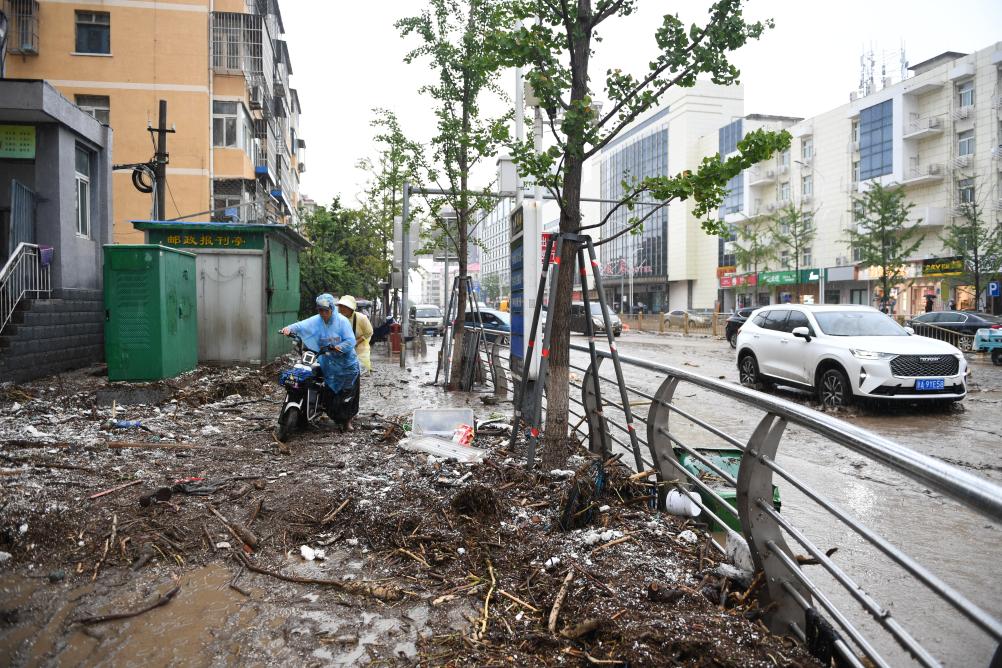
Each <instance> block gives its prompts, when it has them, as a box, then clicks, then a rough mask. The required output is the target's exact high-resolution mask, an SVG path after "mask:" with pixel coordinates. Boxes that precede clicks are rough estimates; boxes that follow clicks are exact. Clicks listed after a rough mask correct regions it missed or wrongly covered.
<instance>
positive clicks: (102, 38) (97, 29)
mask: <svg viewBox="0 0 1002 668" xmlns="http://www.w3.org/2000/svg"><path fill="white" fill-rule="evenodd" d="M76 14H77V44H76V52H77V53H111V14H109V13H108V12H77V13H76Z"/></svg>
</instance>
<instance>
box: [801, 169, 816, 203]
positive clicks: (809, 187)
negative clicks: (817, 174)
mask: <svg viewBox="0 0 1002 668" xmlns="http://www.w3.org/2000/svg"><path fill="white" fill-rule="evenodd" d="M800 194H801V195H803V196H804V197H810V196H811V195H813V194H814V177H813V176H811V175H810V174H806V175H804V176H802V177H800Z"/></svg>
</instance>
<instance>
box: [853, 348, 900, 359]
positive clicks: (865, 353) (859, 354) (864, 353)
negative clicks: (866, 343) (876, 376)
mask: <svg viewBox="0 0 1002 668" xmlns="http://www.w3.org/2000/svg"><path fill="white" fill-rule="evenodd" d="M849 352H851V353H852V356H853V357H855V358H857V359H861V360H889V359H891V358H892V357H897V355H896V354H895V353H876V352H873V351H872V350H858V349H854V350H850V351H849Z"/></svg>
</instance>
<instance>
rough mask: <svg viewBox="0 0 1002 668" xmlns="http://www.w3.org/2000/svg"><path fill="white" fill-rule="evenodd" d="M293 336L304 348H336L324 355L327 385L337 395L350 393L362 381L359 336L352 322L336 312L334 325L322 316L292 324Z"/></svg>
mask: <svg viewBox="0 0 1002 668" xmlns="http://www.w3.org/2000/svg"><path fill="white" fill-rule="evenodd" d="M289 329H290V330H291V331H292V333H293V334H295V335H297V336H298V337H299V338H301V339H302V340H303V345H304V346H306V347H307V348H309V349H310V350H313V351H317V352H319V351H320V349H321V348H322V347H325V346H334V347H335V348H336V350H335V351H332V352H329V353H327V354H326V355H321V356H320V368H321V370H323V372H324V382H325V383H326V385H327V387H329V388H331V389H332V390H334V391H335V392H341V391H343V390H350V389H351V388H352V387H353V386H354V385H355V379H356V378H358V356H357V355H356V354H355V334H354V332H352V328H351V323H350V322H348V319H347V318H345V317H344V316H343V315H341V314H340V313H338V312H337V311H334V312H333V313H331V319H330V322H326V323H325V322H324V319H323V318H322V317H321V316H320V314H319V313H318V314H317V315H314V316H310V317H309V318H307V319H306V320H300V321H299V322H297V323H295V324H293V325H289Z"/></svg>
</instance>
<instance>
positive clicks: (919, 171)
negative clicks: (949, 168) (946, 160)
mask: <svg viewBox="0 0 1002 668" xmlns="http://www.w3.org/2000/svg"><path fill="white" fill-rule="evenodd" d="M944 171H945V170H944V169H943V165H941V164H939V163H930V164H928V165H921V166H918V167H912V168H911V169H909V170H908V171H907V172H906V173H905V178H904V179H903V180H902V181H901V182H902V183H903V184H904V185H906V186H917V185H923V184H928V183H936V182H937V181H942V180H943V173H944Z"/></svg>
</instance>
